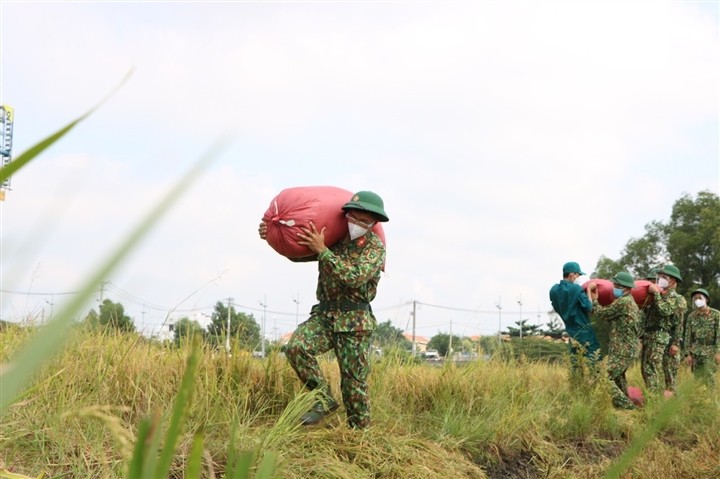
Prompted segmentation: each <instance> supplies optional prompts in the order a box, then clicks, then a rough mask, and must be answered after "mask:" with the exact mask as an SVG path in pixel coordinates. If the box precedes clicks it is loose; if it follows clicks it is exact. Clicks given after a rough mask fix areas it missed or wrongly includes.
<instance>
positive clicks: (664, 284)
mask: <svg viewBox="0 0 720 479" xmlns="http://www.w3.org/2000/svg"><path fill="white" fill-rule="evenodd" d="M679 282H682V276H680V270H679V269H678V267H677V266H675V265H674V264H666V265H665V266H663V267H662V268H661V269H660V270H659V271H658V272H657V283H656V284H651V285H650V287H649V288H648V295H652V302H651V303H650V304H649V305H648V306H647V307H646V310H645V330H644V331H643V340H642V357H641V365H640V366H641V367H640V369H641V371H642V376H643V379H644V380H645V385H646V386H647V388H648V389H649V390H650V391H653V392H660V390H661V388H662V384H661V377H660V374H661V371H662V372H663V373H664V379H665V389H666V390H668V391H675V380H676V377H677V371H678V366H679V364H680V346H681V342H682V335H683V331H682V329H683V317H684V316H685V310H686V309H687V301H685V298H683V297H682V296H681V295H680V294H678V293H677V291H675V287H676V286H677V284H678V283H679ZM661 288H662V292H661Z"/></svg>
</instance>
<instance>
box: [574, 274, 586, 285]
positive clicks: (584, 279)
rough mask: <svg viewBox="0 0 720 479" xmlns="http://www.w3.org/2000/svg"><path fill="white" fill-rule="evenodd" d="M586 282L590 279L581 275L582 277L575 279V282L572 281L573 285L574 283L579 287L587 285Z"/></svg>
mask: <svg viewBox="0 0 720 479" xmlns="http://www.w3.org/2000/svg"><path fill="white" fill-rule="evenodd" d="M588 281H590V278H589V277H588V276H587V275H582V276H578V277H577V278H575V281H573V283H575V284H577V285H579V286H582V285H583V284H585V283H587V282H588Z"/></svg>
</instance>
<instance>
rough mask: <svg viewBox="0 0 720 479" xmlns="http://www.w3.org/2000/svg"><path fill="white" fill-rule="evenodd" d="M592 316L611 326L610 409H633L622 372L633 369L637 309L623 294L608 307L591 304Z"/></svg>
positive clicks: (635, 349) (635, 348)
mask: <svg viewBox="0 0 720 479" xmlns="http://www.w3.org/2000/svg"><path fill="white" fill-rule="evenodd" d="M593 315H594V316H595V317H597V318H600V319H603V320H605V321H609V322H610V345H609V347H608V356H609V357H608V375H609V376H610V380H611V381H612V384H613V387H612V390H611V391H610V392H611V394H612V398H613V405H615V406H616V407H620V408H625V409H632V408H634V405H633V403H632V401H630V399H629V398H628V395H627V390H628V389H627V379H626V377H625V372H626V371H627V370H628V369H629V368H630V366H631V365H632V362H633V360H634V359H635V353H636V351H637V344H638V335H639V334H638V333H639V331H638V330H639V326H640V308H638V305H637V304H636V303H635V300H634V299H633V297H632V295H631V294H630V293H625V294H623V296H621V297H620V298H618V299H617V300H615V301H613V302H612V303H611V304H609V305H608V306H600V303H598V301H597V300H594V301H593Z"/></svg>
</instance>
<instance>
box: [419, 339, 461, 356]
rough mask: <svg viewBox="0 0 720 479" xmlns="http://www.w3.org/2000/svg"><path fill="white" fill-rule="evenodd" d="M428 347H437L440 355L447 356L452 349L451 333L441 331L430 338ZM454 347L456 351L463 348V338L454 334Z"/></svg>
mask: <svg viewBox="0 0 720 479" xmlns="http://www.w3.org/2000/svg"><path fill="white" fill-rule="evenodd" d="M427 347H428V349H437V352H438V354H440V356H447V355H448V352H449V351H450V335H449V334H446V333H439V334H436V335H435V336H433V337H432V338H430V341H429V342H428V345H427ZM452 348H453V350H454V351H458V350H460V349H461V348H462V338H461V337H459V336H455V335H453V336H452Z"/></svg>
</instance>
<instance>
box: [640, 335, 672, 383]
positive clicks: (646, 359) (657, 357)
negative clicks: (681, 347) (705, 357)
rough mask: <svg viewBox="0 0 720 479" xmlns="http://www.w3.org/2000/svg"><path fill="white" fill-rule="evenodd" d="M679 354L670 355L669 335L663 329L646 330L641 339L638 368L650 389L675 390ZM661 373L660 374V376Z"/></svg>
mask: <svg viewBox="0 0 720 479" xmlns="http://www.w3.org/2000/svg"><path fill="white" fill-rule="evenodd" d="M679 366H680V354H679V353H678V354H675V355H674V356H671V355H670V335H669V334H668V333H666V332H663V331H653V332H646V333H645V334H644V335H643V340H642V353H641V357H640V370H641V372H642V376H643V380H644V381H645V386H647V388H648V389H649V390H650V391H653V392H660V391H662V389H663V384H662V381H664V383H665V384H664V386H665V389H667V390H668V391H674V390H675V383H676V381H677V373H678V368H679ZM661 374H662V376H661Z"/></svg>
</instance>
